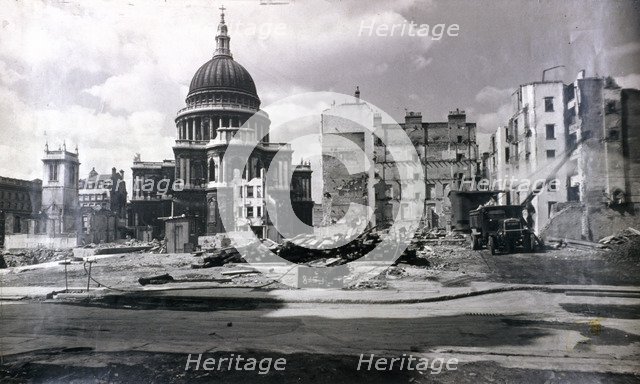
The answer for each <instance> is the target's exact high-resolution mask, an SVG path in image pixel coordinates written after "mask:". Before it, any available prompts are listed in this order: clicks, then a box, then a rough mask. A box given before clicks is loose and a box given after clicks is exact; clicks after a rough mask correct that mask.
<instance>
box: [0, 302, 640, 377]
mask: <svg viewBox="0 0 640 384" xmlns="http://www.w3.org/2000/svg"><path fill="white" fill-rule="evenodd" d="M373 294H375V292H374V293H373ZM638 304H640V299H638V298H625V297H606V296H604V297H590V296H578V295H565V294H550V293H542V292H527V291H524V292H506V293H500V294H491V295H486V296H481V297H470V298H465V299H460V300H455V301H449V302H441V303H427V304H410V305H397V304H396V305H354V304H350V305H344V304H343V305H338V304H291V303H288V304H287V303H279V304H278V303H276V304H273V303H272V304H269V305H265V304H257V305H251V306H247V305H244V304H243V305H240V304H234V303H232V302H230V303H227V304H226V305H221V304H219V303H217V304H216V305H215V306H212V307H210V308H206V309H203V308H202V306H199V307H198V310H197V311H196V310H189V308H182V309H183V310H181V311H177V310H171V309H154V310H147V309H142V308H138V307H136V306H135V305H134V306H132V307H131V308H120V309H109V308H104V307H99V306H80V305H67V304H59V303H52V302H15V303H3V305H2V306H1V307H0V311H1V314H0V319H1V322H2V324H1V326H0V337H1V339H0V351H2V353H3V355H4V363H5V364H4V365H3V370H2V371H1V372H0V379H2V378H3V377H4V378H5V379H6V380H8V381H10V379H11V380H17V381H16V382H20V381H21V380H24V379H29V378H30V379H35V381H40V380H42V381H46V380H54V381H55V380H62V381H68V380H69V379H72V378H75V379H80V380H81V381H82V380H83V379H86V377H87V376H86V375H88V376H90V377H103V378H104V377H106V378H107V379H106V380H107V381H118V380H121V381H123V382H133V381H136V380H135V378H136V377H137V376H136V375H143V376H144V375H145V373H144V372H147V373H146V375H147V376H144V377H145V379H147V380H149V381H157V380H162V381H167V382H181V381H183V379H184V380H186V379H187V378H188V379H189V380H192V379H193V380H196V379H202V380H205V379H207V378H211V377H214V376H210V375H213V373H209V372H205V373H203V372H201V371H198V372H192V371H189V372H187V373H186V374H187V376H186V377H185V376H184V375H185V371H184V365H185V363H186V359H187V356H188V354H189V353H193V354H196V353H209V354H212V356H222V355H224V354H225V353H226V354H227V355H228V354H229V353H240V352H242V353H253V354H254V355H259V356H272V357H273V358H277V357H282V356H285V357H286V358H287V359H289V360H288V365H287V367H288V368H287V369H288V370H286V371H285V372H279V373H277V374H273V375H266V376H260V377H259V378H265V377H267V378H269V380H273V381H272V382H296V380H297V379H300V378H303V379H306V380H311V381H317V380H315V379H314V377H315V376H314V375H315V374H317V372H315V371H314V370H313V367H317V366H322V367H323V368H322V369H324V370H326V372H324V371H323V372H324V374H323V377H326V378H327V380H328V381H326V382H331V380H339V379H345V380H346V379H349V380H353V382H355V381H358V379H359V378H364V377H365V376H367V375H368V378H367V380H368V381H370V382H385V381H386V380H387V379H389V380H396V379H397V380H401V381H405V379H406V380H410V379H412V380H414V381H416V380H417V381H418V382H420V380H422V379H424V377H425V376H424V373H422V372H419V373H416V372H415V371H413V372H407V371H406V370H405V371H394V372H391V373H389V372H384V373H380V372H366V373H364V374H363V373H362V372H358V371H357V370H356V366H357V363H358V356H359V355H360V354H365V355H369V354H371V353H374V354H376V355H379V356H380V355H386V356H391V357H398V356H402V355H403V354H405V355H407V354H413V355H415V356H423V357H427V358H430V359H433V358H437V357H442V358H447V359H449V358H456V359H458V360H459V361H460V365H459V369H458V370H457V371H450V372H446V374H445V373H443V374H440V375H433V376H428V377H427V378H428V379H429V380H432V381H433V380H435V381H437V382H464V381H465V380H469V382H477V381H489V380H502V381H504V380H515V381H518V382H538V380H541V382H544V381H548V382H549V383H552V382H555V380H557V381H558V382H584V381H587V380H589V381H593V380H596V381H600V380H606V381H614V382H615V381H619V382H631V381H633V380H635V379H637V378H638V376H634V375H635V374H637V373H639V372H640V362H639V361H640V360H639V359H638V355H639V354H640V349H639V345H640V322H638V318H639V317H640V315H639V313H638V311H637V308H638ZM251 351H253V352H251ZM134 366H135V367H139V368H140V369H139V370H138V371H136V370H133V368H132V367H134ZM69 367H73V369H72V370H71V371H69V370H68V369H67V368H69ZM69 372H73V373H69ZM136 372H138V373H136ZM114 374H118V376H114ZM215 374H216V375H218V376H220V375H222V373H220V372H216V373H215ZM245 374H246V372H245ZM390 374H393V375H395V376H392V377H388V375H390ZM2 375H4V376H2ZM73 375H76V376H73ZM77 375H80V376H79V377H78V376H77ZM83 375H85V376H83ZM190 375H191V376H190ZM193 375H195V376H193ZM226 375H227V376H226V377H227V378H228V379H233V380H231V381H247V380H249V381H251V380H250V379H252V378H253V379H255V378H257V377H258V376H255V373H254V374H253V375H254V376H250V377H247V376H234V375H241V374H240V373H238V372H227V373H226ZM278 375H280V376H278ZM282 375H284V376H282ZM363 375H364V376H363ZM385 375H386V376H385ZM143 376H139V377H138V378H139V379H140V378H142V377H143ZM332 377H333V379H331V378H332ZM115 378H119V379H117V380H116V379H115ZM269 380H267V381H269ZM629 380H631V381H629ZM141 381H144V380H141ZM196 381H197V380H196ZM346 381H348V380H346ZM334 382H335V381H334Z"/></svg>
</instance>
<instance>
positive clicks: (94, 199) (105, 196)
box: [78, 168, 127, 217]
mask: <svg viewBox="0 0 640 384" xmlns="http://www.w3.org/2000/svg"><path fill="white" fill-rule="evenodd" d="M78 200H79V202H80V206H81V207H83V208H84V207H94V208H95V207H101V208H104V209H108V210H110V211H112V212H114V213H116V214H117V215H118V216H121V217H124V213H125V205H126V201H127V187H126V184H125V182H124V171H122V170H121V171H120V172H116V169H115V168H112V169H111V174H107V173H103V174H99V173H98V172H96V169H95V168H92V169H91V171H90V172H89V175H88V176H87V178H86V179H80V181H79V184H78Z"/></svg>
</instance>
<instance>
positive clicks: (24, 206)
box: [0, 201, 31, 211]
mask: <svg viewBox="0 0 640 384" xmlns="http://www.w3.org/2000/svg"><path fill="white" fill-rule="evenodd" d="M0 209H17V210H20V211H25V210H26V211H30V210H31V204H30V203H12V202H6V201H0Z"/></svg>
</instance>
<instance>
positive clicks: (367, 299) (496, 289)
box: [0, 282, 640, 304]
mask: <svg viewBox="0 0 640 384" xmlns="http://www.w3.org/2000/svg"><path fill="white" fill-rule="evenodd" d="M403 288H405V289H377V290H373V289H372V290H340V289H334V290H330V289H268V287H265V288H251V287H246V288H237V287H234V288H229V287H224V286H220V285H211V284H209V283H189V284H185V283H180V284H165V285H162V286H151V287H149V286H147V287H139V288H137V289H132V290H129V291H126V292H123V291H113V290H109V289H107V288H92V289H91V290H90V291H89V292H88V293H87V292H84V291H85V290H86V287H84V288H80V287H70V288H69V290H70V291H71V292H70V293H64V287H0V300H17V299H51V298H53V299H55V300H61V301H64V300H78V299H91V298H94V299H96V298H104V297H109V298H114V297H118V296H123V297H126V298H127V299H128V300H132V299H136V298H140V299H153V298H156V299H169V298H171V299H172V300H189V301H193V300H203V301H207V300H231V301H257V302H264V303H276V302H277V303H282V302H287V303H336V304H339V303H351V304H411V303H426V302H436V301H447V300H455V299H460V298H465V297H472V296H480V295H487V294H492V293H500V292H508V291H523V290H527V291H541V292H550V293H566V294H571V295H595V296H615V297H634V298H640V288H638V287H630V286H592V285H530V284H501V283H489V282H475V283H471V284H469V286H467V287H442V286H441V285H440V284H438V283H420V284H413V286H412V287H403Z"/></svg>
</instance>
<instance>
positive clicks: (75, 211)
mask: <svg viewBox="0 0 640 384" xmlns="http://www.w3.org/2000/svg"><path fill="white" fill-rule="evenodd" d="M42 166H43V178H42V211H43V213H45V214H46V215H47V234H48V235H50V236H54V235H58V234H66V233H69V232H73V231H75V230H76V228H77V223H76V221H77V217H78V215H79V213H80V212H79V209H80V208H79V203H78V176H79V168H80V162H79V161H78V148H77V147H76V150H75V153H73V152H69V151H67V146H66V144H63V145H62V146H61V147H59V148H58V149H57V150H50V149H49V144H48V143H47V144H45V149H44V157H43V158H42Z"/></svg>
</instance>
